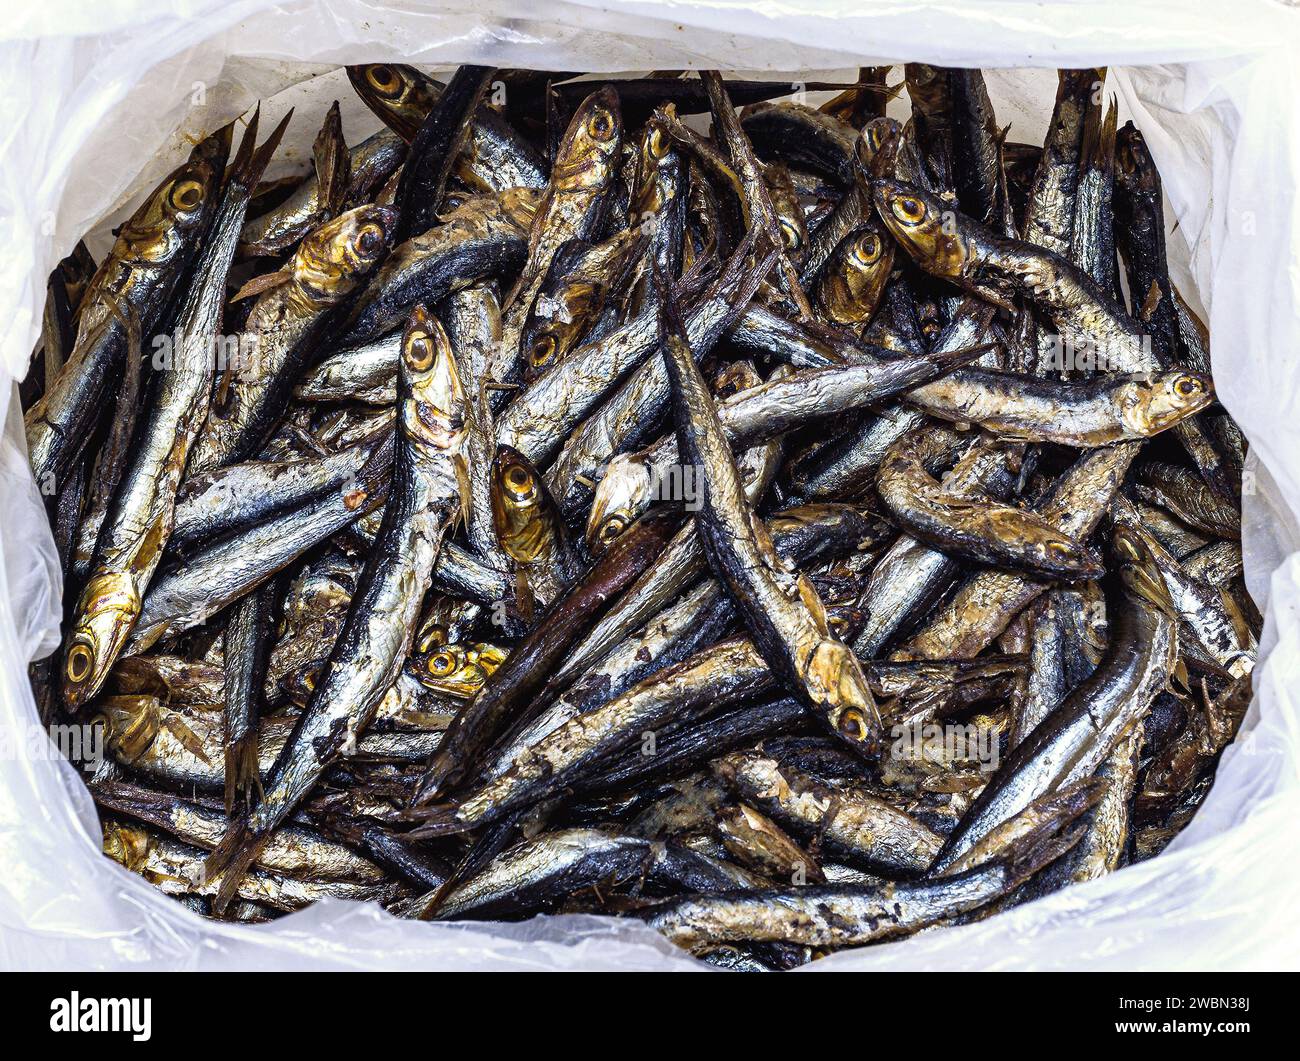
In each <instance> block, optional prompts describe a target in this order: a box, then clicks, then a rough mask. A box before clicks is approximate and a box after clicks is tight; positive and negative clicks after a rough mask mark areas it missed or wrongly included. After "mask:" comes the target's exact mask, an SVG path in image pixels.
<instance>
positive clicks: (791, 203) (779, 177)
mask: <svg viewBox="0 0 1300 1061" xmlns="http://www.w3.org/2000/svg"><path fill="white" fill-rule="evenodd" d="M764 176H765V178H766V184H767V193H768V198H769V199H771V200H772V209H773V210H775V211H776V223H777V228H779V229H780V231H781V244H782V246H783V247H784V248H785V252H786V256H787V257H788V258H789V259H790V260H791V261H792V262H794V263H795V264H796V265H797V264H799V262H800V261H801V260H802V259H803V254H804V251H805V250H806V249H807V246H808V225H807V224H806V222H805V221H804V214H803V206H802V205H800V203H799V193H798V192H797V191H796V190H795V186H794V179H793V178H792V177H791V176H790V170H789V169H788V168H787V167H786V166H784V165H781V164H780V163H774V164H772V165H769V166H768V167H767V168H766V170H765V171H764Z"/></svg>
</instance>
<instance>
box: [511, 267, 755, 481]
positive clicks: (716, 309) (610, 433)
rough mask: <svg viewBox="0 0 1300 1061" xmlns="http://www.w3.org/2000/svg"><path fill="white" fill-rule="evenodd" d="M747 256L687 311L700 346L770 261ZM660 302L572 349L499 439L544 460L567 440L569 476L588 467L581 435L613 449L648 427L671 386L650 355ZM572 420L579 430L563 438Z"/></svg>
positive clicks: (563, 462)
mask: <svg viewBox="0 0 1300 1061" xmlns="http://www.w3.org/2000/svg"><path fill="white" fill-rule="evenodd" d="M746 258H747V256H746V255H744V254H741V253H739V252H738V253H737V254H736V255H734V256H733V258H732V260H731V262H730V263H729V264H728V267H727V269H726V270H725V271H724V272H723V273H722V275H721V276H719V277H718V279H717V280H716V281H715V282H714V283H713V284H712V285H710V287H709V289H708V290H707V291H706V292H705V293H704V294H703V295H702V296H701V297H700V300H699V301H698V302H697V303H696V304H695V305H694V306H693V307H692V309H691V310H690V312H689V314H688V323H687V329H688V334H689V335H690V336H691V338H692V340H693V342H694V343H698V344H699V348H700V350H701V351H705V350H707V349H709V348H710V347H712V346H713V344H714V343H716V342H717V341H718V340H719V339H720V338H721V337H722V334H723V332H724V331H725V330H726V328H727V326H728V324H729V323H730V321H731V320H732V319H733V318H734V316H735V314H736V312H737V311H738V310H739V308H740V307H742V306H744V305H745V304H746V303H748V302H749V300H750V299H751V298H752V297H753V295H754V291H755V289H756V288H757V286H758V284H759V282H760V281H761V279H762V270H763V268H764V267H765V263H760V265H759V266H758V267H753V266H750V265H749V263H748V262H747V260H746ZM768 267H770V264H769V265H768ZM658 304H659V300H658V299H652V300H651V301H650V304H649V305H648V306H647V308H645V309H643V311H642V312H641V313H640V314H638V315H637V316H636V317H635V318H634V319H633V320H632V321H629V322H628V323H627V324H626V325H624V326H623V327H622V328H619V329H617V330H616V331H615V332H614V333H612V334H611V335H609V336H607V337H606V338H605V339H604V340H601V341H599V342H597V343H592V344H586V345H584V346H581V347H579V348H578V349H576V350H573V351H572V352H571V353H570V354H569V356H568V357H566V358H565V359H564V360H563V361H561V362H560V363H559V364H558V365H556V366H555V367H554V368H553V369H552V370H551V371H550V372H548V373H546V375H544V376H542V377H541V379H539V380H537V381H536V382H535V383H534V384H533V385H532V386H530V387H528V388H527V389H526V390H525V391H524V392H523V393H522V394H520V395H519V396H518V397H516V398H515V400H514V401H512V402H511V403H510V405H509V406H508V407H507V408H506V411H505V412H504V413H503V414H502V415H501V417H500V419H499V420H498V432H497V440H498V442H500V443H501V444H502V445H506V446H511V447H513V448H514V449H517V450H518V451H519V452H520V453H522V454H523V455H524V456H525V457H527V458H528V460H530V461H532V462H533V463H534V464H536V465H538V466H539V467H541V466H544V465H546V464H547V463H548V462H549V461H550V459H551V458H552V457H553V456H554V455H555V453H556V450H557V449H559V448H560V446H561V445H564V450H565V451H564V452H563V453H561V454H560V456H559V457H558V458H556V461H555V463H556V465H557V466H560V467H562V468H572V471H568V472H566V473H565V477H566V478H576V475H577V474H579V473H581V471H582V468H583V467H584V466H586V464H585V460H584V456H585V452H586V448H585V447H584V446H583V444H582V436H584V435H585V434H587V433H593V434H595V435H596V436H597V438H599V439H601V441H602V442H603V443H604V445H602V446H599V447H598V449H599V450H600V451H601V452H602V453H612V452H616V450H609V449H608V447H609V446H610V445H611V444H613V445H614V446H616V447H617V446H619V445H621V444H622V443H623V441H624V440H625V439H626V437H627V435H628V432H629V430H630V429H634V428H636V427H639V426H640V427H643V425H644V424H645V423H646V422H647V421H649V422H651V423H653V422H654V420H655V419H657V416H658V414H659V412H660V411H662V410H663V409H664V408H665V407H666V404H667V401H668V392H669V387H668V381H667V377H666V375H665V373H664V369H663V365H662V362H661V361H660V359H659V358H657V357H652V356H651V355H652V354H653V353H654V352H655V350H656V348H657V347H658V344H659V326H658ZM701 356H702V354H701ZM629 372H630V375H629ZM624 376H627V377H628V378H627V379H626V380H625V381H624V382H623V383H622V384H621V385H619V384H618V381H619V380H620V379H623V377H624ZM615 386H617V390H615V391H614V394H613V396H612V397H609V398H608V400H606V401H605V403H604V405H603V406H601V408H600V410H599V412H597V413H596V415H595V416H594V417H590V418H588V417H589V414H590V413H591V412H592V409H593V408H594V407H595V406H596V404H597V403H598V402H600V401H601V400H602V399H604V398H605V397H606V395H607V394H609V392H610V390H611V389H612V388H613V387H615ZM584 418H586V422H585V423H584V422H583V421H584ZM629 422H630V423H629ZM579 425H581V427H579ZM624 425H627V426H624ZM575 427H576V428H579V430H578V432H576V433H575V435H574V436H573V437H571V438H569V441H568V443H565V442H564V440H565V438H566V436H569V433H570V432H571V431H573V430H574V428H575ZM571 451H572V452H571ZM596 467H599V464H597V465H596ZM548 482H549V483H550V485H551V488H552V491H553V492H558V493H559V494H561V495H562V494H563V493H564V490H563V483H562V482H561V480H560V477H559V475H558V474H557V473H555V472H552V473H551V475H549V476H548ZM557 487H559V488H560V489H559V490H558V491H557V490H556V488H557Z"/></svg>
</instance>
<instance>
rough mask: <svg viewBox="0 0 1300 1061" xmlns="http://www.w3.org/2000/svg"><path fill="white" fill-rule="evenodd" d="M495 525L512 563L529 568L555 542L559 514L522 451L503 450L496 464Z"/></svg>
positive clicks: (493, 509) (493, 519) (494, 481)
mask: <svg viewBox="0 0 1300 1061" xmlns="http://www.w3.org/2000/svg"><path fill="white" fill-rule="evenodd" d="M489 494H490V497H491V501H492V525H493V527H494V528H495V529H496V532H497V539H498V541H500V542H501V548H503V549H504V550H505V551H506V552H507V553H509V554H510V557H511V559H513V560H515V561H517V562H518V563H521V564H529V563H532V562H533V561H534V560H536V559H537V558H538V557H540V556H541V555H542V554H543V553H544V552H545V551H546V550H547V548H548V547H549V546H550V545H551V544H552V543H553V542H554V536H555V535H556V534H557V533H558V530H559V526H560V523H559V513H558V510H557V509H556V507H555V503H554V502H553V501H552V500H551V496H550V494H549V492H548V491H547V489H546V484H545V483H544V482H542V477H541V475H539V474H538V472H537V469H536V468H534V467H533V465H532V462H531V461H529V460H528V458H527V457H525V456H524V455H523V454H522V453H520V452H519V451H518V450H516V449H513V448H512V447H510V446H499V447H498V448H497V454H496V457H495V458H493V461H492V479H491V490H490V491H489Z"/></svg>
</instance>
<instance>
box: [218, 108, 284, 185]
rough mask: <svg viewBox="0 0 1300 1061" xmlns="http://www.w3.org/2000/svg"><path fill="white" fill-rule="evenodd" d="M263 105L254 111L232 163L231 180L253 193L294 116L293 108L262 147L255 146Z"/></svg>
mask: <svg viewBox="0 0 1300 1061" xmlns="http://www.w3.org/2000/svg"><path fill="white" fill-rule="evenodd" d="M261 111H262V105H261V104H260V103H259V104H258V105H257V109H256V110H254V111H253V117H252V118H251V119H249V122H248V128H247V129H246V130H245V131H244V137H243V139H242V140H240V142H239V151H238V152H237V153H236V155H235V161H234V162H232V163H231V165H230V174H229V178H228V179H229V180H230V181H232V182H234V183H236V184H238V185H240V186H241V187H243V188H244V189H246V190H247V194H249V195H251V194H252V191H253V189H254V188H256V187H257V184H258V182H259V181H260V180H261V179H262V174H263V173H264V172H266V167H267V165H268V164H269V163H270V161H271V156H272V155H274V154H275V152H276V149H277V148H279V146H280V140H281V139H282V138H283V137H284V131H285V129H287V128H288V127H289V120H290V119H291V118H292V117H293V110H292V109H291V110H290V111H289V113H287V114H286V115H285V116H284V117H283V118H281V119H280V124H279V125H277V126H276V127H275V129H274V130H272V132H271V135H270V136H268V137H267V138H266V141H265V142H264V143H263V144H262V146H261V147H258V148H256V149H255V148H254V145H255V144H256V143H257V126H258V122H259V120H260V118H261Z"/></svg>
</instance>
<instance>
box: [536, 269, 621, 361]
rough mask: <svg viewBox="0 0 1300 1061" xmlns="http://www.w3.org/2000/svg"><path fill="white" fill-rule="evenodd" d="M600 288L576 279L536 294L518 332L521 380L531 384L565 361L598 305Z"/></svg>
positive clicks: (589, 322) (588, 324)
mask: <svg viewBox="0 0 1300 1061" xmlns="http://www.w3.org/2000/svg"><path fill="white" fill-rule="evenodd" d="M602 295H603V292H602V290H601V287H600V285H599V284H597V283H594V282H592V281H590V280H588V279H585V278H582V277H575V278H573V279H572V280H571V281H569V282H567V283H565V284H563V285H561V286H560V287H559V288H558V289H557V290H555V291H549V292H548V291H541V292H538V295H537V298H536V299H535V300H534V301H533V307H532V309H531V310H529V312H528V319H527V320H526V321H525V322H524V327H523V330H522V331H521V332H520V339H519V348H520V349H521V350H524V351H525V352H526V354H527V359H528V360H527V364H526V365H525V366H524V379H525V381H526V382H530V383H531V382H532V381H533V380H535V379H537V377H539V376H542V375H544V374H545V373H546V372H547V371H548V370H549V369H550V368H551V367H552V366H554V365H555V364H557V363H558V362H560V361H561V360H563V359H564V357H565V355H567V354H568V352H569V351H570V350H572V349H573V347H574V346H575V345H576V344H577V342H578V338H579V336H581V335H582V334H583V333H584V332H585V331H586V330H587V328H588V327H589V326H590V325H591V324H592V323H594V322H593V319H592V318H593V315H594V313H595V311H596V308H597V307H598V306H599V305H600V303H601V300H602Z"/></svg>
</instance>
